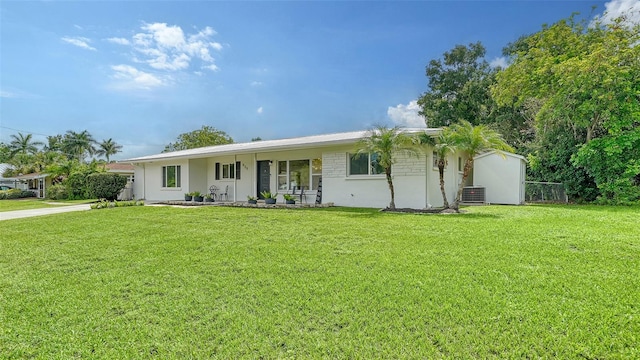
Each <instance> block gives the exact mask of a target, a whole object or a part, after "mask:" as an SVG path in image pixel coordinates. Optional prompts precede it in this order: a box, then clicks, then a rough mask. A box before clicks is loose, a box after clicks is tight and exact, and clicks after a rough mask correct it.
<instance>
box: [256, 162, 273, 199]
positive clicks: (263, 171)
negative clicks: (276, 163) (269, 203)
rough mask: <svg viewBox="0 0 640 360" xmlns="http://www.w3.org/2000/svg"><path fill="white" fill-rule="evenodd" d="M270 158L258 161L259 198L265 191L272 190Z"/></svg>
mask: <svg viewBox="0 0 640 360" xmlns="http://www.w3.org/2000/svg"><path fill="white" fill-rule="evenodd" d="M269 163H270V161H269V160H263V161H258V198H259V199H262V195H260V193H261V192H263V191H271V166H270V165H269Z"/></svg>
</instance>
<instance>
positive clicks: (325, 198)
mask: <svg viewBox="0 0 640 360" xmlns="http://www.w3.org/2000/svg"><path fill="white" fill-rule="evenodd" d="M353 152H354V151H353V147H343V148H334V149H331V150H326V151H325V152H324V153H323V155H322V202H323V203H326V202H333V203H334V204H335V205H338V206H352V207H372V208H384V207H387V206H389V202H390V201H391V194H390V192H389V186H388V184H387V180H386V177H385V176H384V174H382V175H373V176H371V175H356V176H348V174H347V162H348V154H349V153H353ZM426 160H427V158H426V157H425V155H423V154H421V155H419V156H409V155H404V154H401V155H399V156H398V158H397V162H396V164H395V165H394V166H393V167H392V169H391V174H392V176H393V185H394V190H395V203H396V207H398V208H405V207H407V208H418V209H421V208H424V207H426V206H427V200H428V199H427V184H426V176H427V167H426Z"/></svg>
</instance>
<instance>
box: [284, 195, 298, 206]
mask: <svg viewBox="0 0 640 360" xmlns="http://www.w3.org/2000/svg"><path fill="white" fill-rule="evenodd" d="M282 197H283V198H284V202H285V204H287V205H293V204H295V203H296V200H295V198H294V197H293V195H291V194H284V195H282Z"/></svg>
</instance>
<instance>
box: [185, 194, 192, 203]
mask: <svg viewBox="0 0 640 360" xmlns="http://www.w3.org/2000/svg"><path fill="white" fill-rule="evenodd" d="M191 200H193V195H191V193H185V194H184V201H191Z"/></svg>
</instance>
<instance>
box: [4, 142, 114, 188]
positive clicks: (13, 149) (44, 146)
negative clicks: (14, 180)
mask: <svg viewBox="0 0 640 360" xmlns="http://www.w3.org/2000/svg"><path fill="white" fill-rule="evenodd" d="M46 139H47V141H46V142H40V141H35V140H34V139H33V135H32V134H26V135H25V134H22V133H18V134H13V135H11V141H10V142H9V143H8V144H6V143H1V142H0V162H2V163H8V164H10V165H11V168H9V169H7V170H6V171H5V173H4V174H3V176H4V177H13V176H18V175H24V174H31V173H47V174H49V175H50V176H51V177H52V182H53V186H52V187H51V188H50V189H48V191H47V194H48V196H49V197H52V198H56V199H83V198H88V197H94V196H97V195H104V194H108V195H109V197H112V195H110V194H111V193H113V191H115V190H111V193H109V192H105V190H104V189H105V188H106V187H107V186H106V185H104V184H105V183H109V184H112V185H113V186H116V187H118V186H120V185H122V187H124V184H126V178H124V183H122V182H123V180H122V179H114V178H116V177H114V176H112V175H113V174H108V175H107V174H105V175H100V176H96V177H91V176H90V175H92V174H97V173H102V172H104V166H103V164H105V163H108V162H110V161H111V156H113V155H116V154H117V153H119V152H120V151H122V145H119V144H118V143H116V142H115V141H114V140H113V139H112V138H109V139H105V140H102V141H100V142H98V141H96V140H95V139H94V138H93V136H92V135H91V133H89V132H88V131H87V130H83V131H81V132H75V131H73V130H69V131H67V132H66V133H64V134H59V135H53V136H47V138H46ZM99 157H104V159H105V160H100V159H98V158H99ZM93 183H95V184H99V185H92V184H93ZM122 187H120V189H121V188H122ZM118 191H119V190H118ZM116 195H117V194H116ZM100 197H102V196H100Z"/></svg>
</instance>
